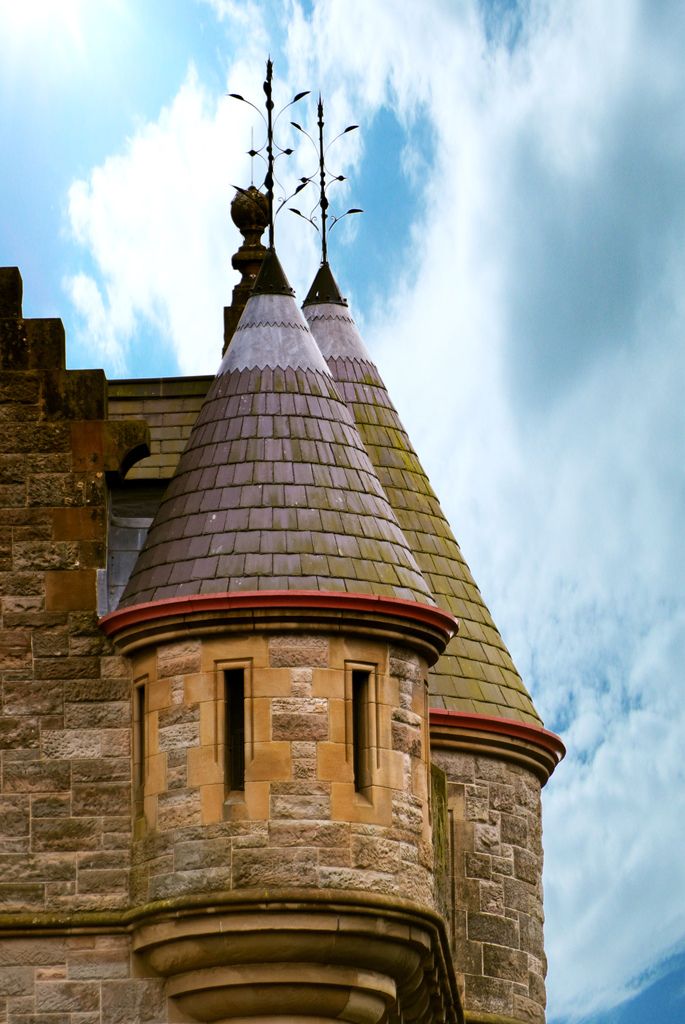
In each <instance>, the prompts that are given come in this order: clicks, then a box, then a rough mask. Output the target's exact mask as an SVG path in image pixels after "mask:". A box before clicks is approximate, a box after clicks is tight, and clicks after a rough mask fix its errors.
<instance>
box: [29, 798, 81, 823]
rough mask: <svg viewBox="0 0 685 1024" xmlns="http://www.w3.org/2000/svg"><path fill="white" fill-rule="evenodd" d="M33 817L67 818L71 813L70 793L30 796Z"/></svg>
mask: <svg viewBox="0 0 685 1024" xmlns="http://www.w3.org/2000/svg"><path fill="white" fill-rule="evenodd" d="M31 814H32V815H33V817H34V818H68V817H69V815H70V814H71V793H49V794H47V795H45V796H34V797H32V798H31Z"/></svg>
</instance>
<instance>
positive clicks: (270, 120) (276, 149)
mask: <svg viewBox="0 0 685 1024" xmlns="http://www.w3.org/2000/svg"><path fill="white" fill-rule="evenodd" d="M273 67H274V65H273V61H272V60H271V57H269V58H268V60H267V62H266V78H265V79H264V86H263V88H264V94H265V97H266V100H265V107H266V118H265V117H264V115H263V114H262V112H261V110H260V109H259V107H257V106H255V104H254V103H252V102H251V101H250V100H246V99H245V97H244V96H241V95H240V93H237V92H230V93H229V94H228V95H229V96H230V97H231V98H232V99H234V100H240V102H241V103H247V105H248V106H249V107H252V109H253V110H256V111H257V113H258V114H259V116H260V117H261V119H262V121H263V122H264V126H265V128H266V141H265V142H264V143H263V144H262V145H261V146H260V147H259V149H255V147H254V143H252V148H251V149H249V150H248V156H249V157H250V158H251V160H252V162H253V163H254V158H255V157H256V156H258V157H260V158H261V159H262V160H264V161H265V163H266V175H265V177H264V184H263V188H264V189H265V190H266V197H267V203H268V213H269V248H270V249H273V247H274V221H275V219H276V217H277V216H278V214H279V213H280V212H281V210H282V209H283V207H284V206H285V204H286V203H288V202H290V200H291V199H292V198H293V197H294V196H296V195H297V193H298V192H301V191H302V189H303V188H305V187H306V186H307V185H308V184H309V180H310V179H309V178H300V183H299V184H298V186H297V188H296V189H295V191H294V192H292V193H291V194H290V195H289V196H284V198H283V199H282V200H281V201H280V203H279V206H278V208H277V209H276V210H275V211H274V183H275V182H277V181H278V179H277V178H276V176H275V174H274V164H275V163H276V160H278V158H279V157H280V156H290V154H291V153H292V149H290V148H286V149H283V148H282V147H281V146H279V145H278V143H277V142H276V141H275V139H274V129H275V127H276V124H277V122H278V119H279V117H280V116H281V114H282V113H283V111H284V110H287V109H288V107H291V106H292V105H293V103H297V102H298V101H299V100H301V99H303V98H304V97H305V96H308V95H309V90H308V89H307V90H305V91H304V92H298V93H297V94H296V95H295V96H293V98H292V99H291V100H290V102H289V103H286V105H285V106H284V107H282V108H281V109H280V110H279V111H278V113H277V114H276V116H275V117H274V116H273V111H274V101H273V85H272V83H273ZM265 150H266V157H265V156H264V151H265ZM278 184H279V185H280V182H278ZM233 187H234V188H235V190H236V191H237V192H240V193H241V194H243V195H248V194H249V192H248V190H247V189H243V188H240V186H239V185H234V186H233ZM281 187H282V186H281ZM283 191H284V192H285V189H283Z"/></svg>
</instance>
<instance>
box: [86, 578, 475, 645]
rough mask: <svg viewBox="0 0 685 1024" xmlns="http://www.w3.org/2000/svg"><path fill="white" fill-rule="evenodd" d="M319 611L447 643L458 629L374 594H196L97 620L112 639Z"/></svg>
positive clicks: (426, 611)
mask: <svg viewBox="0 0 685 1024" xmlns="http://www.w3.org/2000/svg"><path fill="white" fill-rule="evenodd" d="M269 608H273V609H278V608H283V609H293V608H312V609H316V608H320V609H327V610H333V611H336V610H337V611H341V612H345V611H351V612H362V613H363V612H368V613H369V614H375V615H390V616H394V617H398V618H403V619H409V620H413V621H415V622H420V623H422V624H423V625H426V626H429V627H432V628H433V629H436V630H437V631H438V632H440V633H442V634H443V636H444V637H445V642H447V641H449V640H450V639H451V638H452V637H453V636H454V634H455V633H456V632H457V629H458V622H457V620H456V619H455V618H454V616H453V615H450V614H449V613H448V612H445V611H443V610H442V609H441V608H438V607H437V606H435V607H434V606H432V605H427V604H419V603H418V602H417V601H405V600H403V599H402V598H398V597H380V596H375V595H373V594H348V593H344V592H340V593H339V592H337V591H336V592H332V591H321V590H254V591H244V592H237V593H226V594H198V595H193V596H190V597H169V598H166V599H165V600H163V601H149V602H147V603H145V604H137V605H132V606H131V607H127V608H119V609H117V610H116V611H113V612H109V614H107V615H104V616H103V617H102V618H101V619H100V626H101V628H102V630H103V631H104V632H105V633H106V634H107V636H115V635H116V634H117V633H119V632H120V631H121V630H123V629H126V628H127V627H129V626H136V625H138V624H140V623H143V622H154V621H155V620H156V619H166V618H169V617H171V616H173V617H178V616H192V615H194V614H197V613H206V612H221V611H225V612H231V611H249V610H250V609H254V610H259V609H269Z"/></svg>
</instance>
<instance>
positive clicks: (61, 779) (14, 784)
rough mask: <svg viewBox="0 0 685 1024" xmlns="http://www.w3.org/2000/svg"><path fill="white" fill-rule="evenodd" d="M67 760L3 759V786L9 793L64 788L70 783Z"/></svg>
mask: <svg viewBox="0 0 685 1024" xmlns="http://www.w3.org/2000/svg"><path fill="white" fill-rule="evenodd" d="M70 774H71V772H70V766H69V762H68V761H57V760H54V761H5V768H4V773H3V776H4V786H5V791H6V792H9V793H32V792H33V793H35V792H45V791H50V790H57V791H59V790H65V789H67V788H68V787H69V783H70Z"/></svg>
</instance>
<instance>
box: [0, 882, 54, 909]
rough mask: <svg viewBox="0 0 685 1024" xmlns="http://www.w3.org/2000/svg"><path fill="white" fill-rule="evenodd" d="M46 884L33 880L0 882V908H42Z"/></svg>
mask: <svg viewBox="0 0 685 1024" xmlns="http://www.w3.org/2000/svg"><path fill="white" fill-rule="evenodd" d="M44 900H45V886H44V885H41V884H40V883H38V882H36V883H32V882H17V883H14V882H0V908H1V909H2V910H4V911H7V912H9V911H13V910H14V911H21V910H34V909H40V907H42V905H43V902H44Z"/></svg>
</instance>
